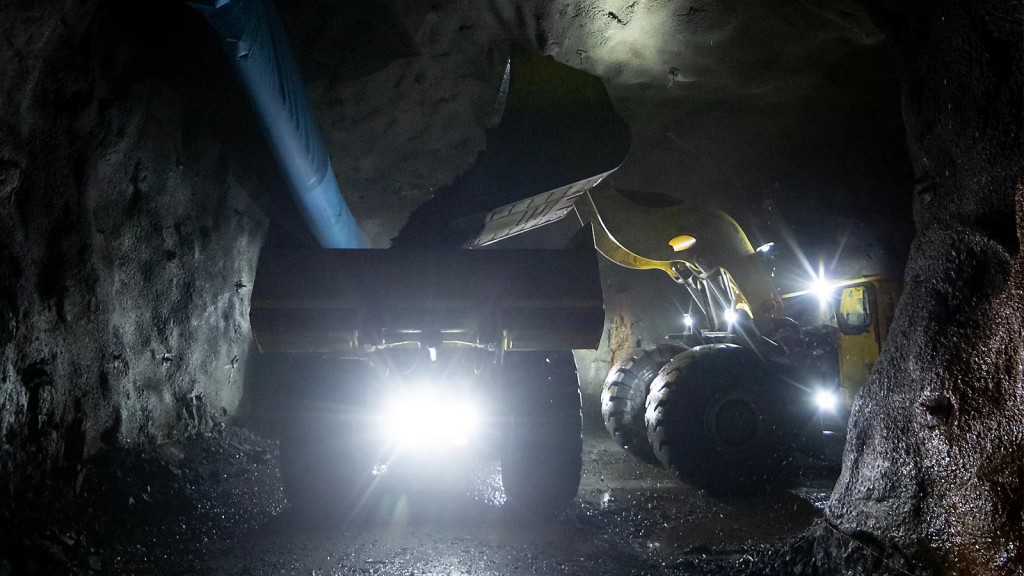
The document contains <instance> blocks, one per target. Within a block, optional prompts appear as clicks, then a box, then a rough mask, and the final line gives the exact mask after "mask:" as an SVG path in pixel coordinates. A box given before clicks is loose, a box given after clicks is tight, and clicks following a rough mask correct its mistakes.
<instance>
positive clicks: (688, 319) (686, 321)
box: [683, 314, 693, 328]
mask: <svg viewBox="0 0 1024 576" xmlns="http://www.w3.org/2000/svg"><path fill="white" fill-rule="evenodd" d="M683 326H686V327H687V328H693V316H690V315H689V314H684V315H683Z"/></svg>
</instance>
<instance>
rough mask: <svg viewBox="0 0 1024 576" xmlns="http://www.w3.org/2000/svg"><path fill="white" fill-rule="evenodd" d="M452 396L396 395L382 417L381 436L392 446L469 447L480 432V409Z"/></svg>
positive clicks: (427, 391) (417, 391)
mask: <svg viewBox="0 0 1024 576" xmlns="http://www.w3.org/2000/svg"><path fill="white" fill-rule="evenodd" d="M452 396H453V394H451V393H450V391H445V390H444V389H441V388H412V389H405V390H400V391H397V392H396V393H395V394H394V395H392V397H391V398H390V400H389V401H388V404H387V406H386V408H385V409H384V410H383V411H382V413H381V415H380V423H379V424H380V428H381V431H382V433H383V434H384V436H385V437H386V438H387V439H388V440H390V441H391V442H392V443H393V444H397V445H399V446H402V447H413V448H417V449H432V448H443V447H449V446H465V445H467V444H469V443H470V442H471V441H472V440H473V439H474V438H475V437H476V435H477V434H478V433H479V431H480V424H481V420H482V418H481V413H480V408H479V407H478V406H477V405H476V404H474V403H473V402H471V401H469V400H468V399H465V398H452Z"/></svg>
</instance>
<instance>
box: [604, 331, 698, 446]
mask: <svg viewBox="0 0 1024 576" xmlns="http://www.w3.org/2000/svg"><path fill="white" fill-rule="evenodd" d="M685 350H686V348H684V347H682V346H674V345H672V344H658V345H656V346H651V347H649V348H644V349H642V350H635V351H634V352H633V353H632V354H630V355H629V357H628V358H626V359H624V360H622V361H620V362H618V363H617V364H615V366H613V367H612V369H611V371H610V372H608V377H607V378H605V381H604V385H603V386H602V388H601V416H602V417H603V419H604V427H605V428H606V429H607V430H608V433H609V434H611V435H612V438H614V439H615V442H616V443H617V444H618V445H619V446H621V447H622V449H623V450H625V451H626V452H628V453H629V454H632V455H633V456H636V457H637V458H640V459H641V460H644V461H645V462H649V463H651V464H657V463H658V459H657V458H656V457H655V456H654V450H653V449H652V448H651V443H650V441H648V439H647V424H646V422H645V420H644V414H645V412H646V406H645V404H646V402H647V394H648V392H649V391H650V387H651V382H653V381H654V379H655V378H656V377H657V376H658V371H660V370H661V368H662V367H663V366H665V364H668V362H669V360H671V359H672V358H673V357H675V356H676V355H678V354H680V353H682V352H684V351H685Z"/></svg>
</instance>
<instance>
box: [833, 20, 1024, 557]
mask: <svg viewBox="0 0 1024 576" xmlns="http://www.w3.org/2000/svg"><path fill="white" fill-rule="evenodd" d="M875 16H876V17H877V19H878V21H879V22H880V23H882V26H883V28H884V29H885V30H886V31H887V33H888V34H890V35H891V36H892V38H893V40H894V43H895V46H896V53H897V54H898V56H899V58H900V60H901V62H902V65H901V69H902V70H903V72H904V113H905V117H906V120H907V131H908V140H909V142H910V147H911V151H912V158H913V161H914V167H915V172H916V175H917V181H918V185H917V188H916V191H915V223H916V225H917V230H918V232H917V237H916V239H915V240H914V245H913V249H912V251H911V255H910V260H909V263H908V265H907V274H906V287H905V292H904V295H903V299H902V301H901V303H900V307H899V311H898V315H897V319H896V323H895V325H894V327H893V333H892V335H891V336H890V341H889V345H888V346H887V348H886V350H885V352H884V355H883V357H882V358H881V359H880V360H879V363H878V366H877V368H876V370H875V373H874V376H873V378H872V380H871V382H870V384H869V385H868V386H867V387H866V388H865V389H864V391H863V392H862V393H861V395H860V396H859V398H858V400H857V402H856V405H855V406H854V410H853V417H852V421H851V423H850V439H849V441H848V443H847V446H846V454H845V457H844V462H843V472H842V476H841V477H840V479H839V482H838V484H837V486H836V489H835V492H834V493H833V496H832V500H831V502H830V503H829V507H828V517H829V519H830V520H831V522H833V523H834V524H835V525H836V526H837V527H838V528H839V529H840V530H841V531H842V532H843V533H845V534H847V535H854V536H856V535H864V534H870V535H873V537H874V538H878V539H881V540H883V541H885V542H887V543H889V544H891V545H894V546H895V547H896V548H898V549H899V550H901V551H902V552H903V553H904V554H906V555H907V556H910V557H917V558H922V557H928V556H931V557H933V558H937V559H938V562H939V563H941V564H943V565H946V566H948V567H952V568H954V569H956V570H959V571H961V572H962V573H968V574H1020V573H1021V572H1022V571H1024V548H1022V547H1024V468H1022V466H1024V374H1022V370H1021V359H1022V358H1024V329H1022V326H1024V316H1022V314H1024V292H1022V290H1024V268H1022V265H1024V261H1022V259H1021V252H1020V240H1021V234H1022V233H1024V225H1022V224H1021V222H1022V217H1024V212H1022V208H1024V172H1022V165H1021V159H1022V158H1024V147H1022V137H1024V109H1022V94H1024V65H1022V64H1024V57H1022V50H1024V37H1022V32H1021V31H1022V30H1024V19H1022V11H1021V6H1020V4H1019V3H1008V2H972V3H958V2H902V3H896V4H895V5H894V6H890V5H888V4H886V5H885V8H884V9H882V8H881V7H880V8H879V10H878V12H877V13H876V14H875Z"/></svg>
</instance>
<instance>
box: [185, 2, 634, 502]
mask: <svg viewBox="0 0 1024 576" xmlns="http://www.w3.org/2000/svg"><path fill="white" fill-rule="evenodd" d="M192 6H193V7H194V8H196V9H197V10H198V11H199V12H200V13H201V14H202V15H203V16H204V17H205V18H206V20H207V21H208V22H209V23H210V25H211V26H212V28H213V30H214V31H215V33H216V34H217V36H218V37H219V39H220V41H221V42H222V44H223V47H224V50H225V51H226V53H227V55H228V57H229V58H230V60H231V62H232V63H233V65H234V68H235V69H236V70H237V72H238V74H239V77H240V78H241V80H242V84H243V85H244V87H245V89H246V91H247V93H248V96H249V100H250V101H251V103H252V106H253V109H254V111H255V112H256V115H257V116H258V117H259V120H260V122H261V124H262V128H263V132H264V135H265V136H266V141H267V143H268V144H269V148H270V149H271V151H272V152H273V154H274V155H275V157H276V160H277V162H278V164H279V167H280V171H281V174H282V176H283V179H284V181H285V182H286V183H287V184H288V188H289V191H290V192H291V200H290V202H291V205H293V206H294V207H295V209H296V211H297V212H298V213H299V214H301V216H302V218H303V220H304V222H305V227H306V228H308V231H309V232H310V233H311V234H307V235H311V236H312V238H314V239H315V245H303V244H302V242H301V236H302V234H298V235H297V236H296V238H292V239H291V242H289V243H290V244H293V245H294V244H299V247H298V248H297V249H292V250H281V249H271V248H266V247H265V248H264V250H262V251H261V254H260V258H259V262H258V265H257V272H256V276H255V278H254V281H253V287H252V293H251V301H250V310H249V319H250V325H251V328H252V332H253V336H254V340H255V344H256V346H257V348H258V350H259V352H260V354H259V359H260V361H259V362H258V364H257V369H256V370H255V373H253V372H254V371H253V370H250V374H249V376H247V386H248V385H249V384H248V381H249V380H251V379H260V380H263V381H264V382H266V381H268V380H270V381H271V382H272V383H271V386H272V387H274V388H275V389H277V390H278V391H279V394H278V398H279V399H280V402H279V406H278V411H279V412H280V416H281V417H280V429H279V437H280V455H281V456H280V465H281V480H282V484H283V488H284V492H285V496H286V498H287V499H288V501H289V503H290V504H291V506H292V507H293V508H295V509H298V510H300V511H301V512H302V513H303V514H305V515H308V516H313V517H324V516H328V517H337V516H341V515H347V514H351V513H353V512H357V511H358V510H359V508H360V506H362V505H363V504H364V503H365V502H367V500H368V497H370V496H371V495H372V493H373V488H372V487H373V486H374V485H375V484H377V483H378V480H380V477H381V475H389V474H394V473H395V472H396V471H397V470H399V469H403V468H405V469H408V468H413V469H416V468H418V467H420V466H424V467H431V468H433V469H434V470H438V469H440V470H444V469H447V468H448V466H447V463H449V462H453V463H454V462H456V461H457V462H462V461H465V460H469V459H479V458H484V459H497V460H499V461H500V467H501V482H502V485H503V489H504V490H503V493H504V498H505V499H506V504H507V506H508V508H510V509H514V510H518V511H520V512H522V513H525V514H539V515H546V514H552V513H558V512H559V511H561V510H564V509H565V508H566V506H567V505H568V504H569V503H570V502H571V501H572V499H573V498H574V497H575V494H576V491H577V488H578V485H579V481H580V473H581V468H582V436H581V430H582V419H581V400H580V386H579V380H578V377H577V373H576V368H575V364H574V361H573V356H572V350H573V349H578V348H595V347H596V346H597V344H598V341H599V339H600V336H601V332H602V328H603V322H604V311H603V307H602V295H601V284H600V278H599V275H598V267H597V258H598V256H597V253H596V251H595V250H594V247H593V244H592V243H591V242H589V241H587V242H581V243H575V244H574V245H573V246H569V247H566V248H565V249H556V250H504V249H498V250H494V249H479V250H472V249H467V248H470V247H471V246H470V245H472V244H476V243H477V240H478V239H479V238H480V236H481V234H485V233H489V232H485V230H490V228H488V226H491V227H493V225H494V224H495V223H496V222H506V221H507V220H503V219H502V218H501V217H499V215H498V214H496V212H495V211H496V210H498V211H500V210H501V209H502V208H503V207H506V206H518V205H520V204H519V203H520V202H522V201H524V199H528V198H532V197H534V196H536V195H537V193H538V192H542V191H545V190H547V191H550V193H551V194H553V195H555V196H558V197H560V198H562V197H564V198H573V197H575V196H579V195H580V194H581V193H582V192H583V191H585V190H586V189H588V188H590V187H593V186H595V185H597V184H598V183H599V182H601V181H602V180H603V179H604V178H605V177H606V176H607V175H608V174H609V173H610V172H611V171H613V170H614V169H615V168H616V167H617V166H618V165H619V164H620V163H621V162H622V160H623V159H624V158H625V155H626V152H627V151H628V149H629V143H630V137H629V131H628V127H627V125H626V123H625V122H624V121H623V120H622V118H621V117H619V116H618V115H617V114H616V113H615V111H614V108H613V107H612V106H611V101H610V98H609V97H608V94H607V92H606V91H605V89H604V86H603V84H602V83H601V81H600V80H599V79H598V78H596V77H595V76H592V75H590V74H587V73H585V72H582V71H579V70H576V69H574V68H571V67H569V66H566V65H563V64H560V63H558V62H556V61H555V60H554V59H553V58H550V57H544V56H539V55H532V54H529V53H526V52H523V51H517V50H510V51H509V57H508V59H507V61H506V66H505V69H504V74H499V75H497V76H498V77H499V78H500V83H499V84H498V85H497V86H496V98H495V114H494V118H495V122H494V125H493V126H492V127H490V128H489V129H488V131H487V134H486V149H485V150H484V151H482V152H481V153H480V155H479V156H478V158H477V160H476V162H475V163H474V165H473V166H472V167H471V168H470V169H469V170H468V171H467V172H466V173H464V174H462V175H460V176H459V177H458V178H457V179H456V180H455V181H454V182H453V183H452V184H451V185H449V186H447V187H445V188H444V189H442V190H439V191H437V192H436V193H435V196H434V198H433V199H431V200H430V201H428V202H427V203H426V204H424V205H423V207H421V209H419V210H417V211H416V212H414V213H413V214H412V215H411V216H410V218H409V223H407V224H406V226H405V228H403V230H402V233H401V234H400V235H399V237H398V238H396V239H395V241H394V242H393V247H392V248H390V249H372V248H369V247H368V242H367V239H366V236H365V234H363V232H362V230H361V229H360V228H359V225H358V222H357V221H356V218H355V217H354V215H353V214H352V212H351V211H350V209H349V207H348V205H347V203H346V202H345V198H344V195H343V194H342V193H341V189H343V188H344V183H342V185H340V186H339V183H338V182H337V181H336V179H335V177H334V173H333V169H332V168H331V161H330V158H329V156H328V155H327V152H326V150H325V147H324V144H323V140H322V138H321V137H320V135H319V133H318V130H317V127H316V122H315V119H314V116H313V112H312V109H311V105H310V103H309V99H308V98H307V96H306V94H305V91H304V85H303V82H302V79H301V77H300V76H299V73H298V67H297V65H296V63H295V61H294V58H293V56H292V54H291V53H290V51H289V49H288V43H287V39H286V38H285V34H284V31H283V28H282V26H281V24H280V22H279V21H278V18H277V16H276V14H275V12H274V10H273V9H272V6H271V5H270V4H269V2H266V1H265V0H218V1H216V2H201V1H196V2H193V3H192ZM596 133H599V134H600V138H595V137H594V136H595V134H596ZM562 214H563V215H564V214H565V212H564V211H563V212H562ZM506 216H507V214H506ZM284 244H288V243H278V245H279V246H280V245H284ZM481 244H482V243H481Z"/></svg>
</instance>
